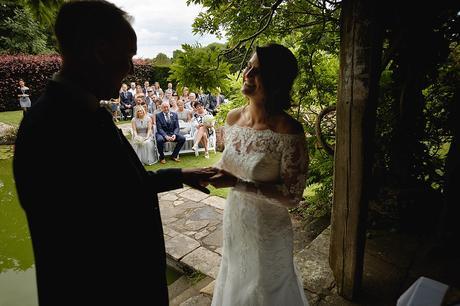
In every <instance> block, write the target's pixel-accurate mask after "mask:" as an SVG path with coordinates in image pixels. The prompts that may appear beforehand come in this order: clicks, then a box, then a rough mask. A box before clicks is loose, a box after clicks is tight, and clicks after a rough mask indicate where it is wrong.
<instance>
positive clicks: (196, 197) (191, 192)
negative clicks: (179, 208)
mask: <svg viewBox="0 0 460 306" xmlns="http://www.w3.org/2000/svg"><path fill="white" fill-rule="evenodd" d="M179 195H180V196H181V197H183V198H185V199H188V200H191V201H195V202H200V201H202V200H204V199H206V198H207V197H208V196H209V195H207V194H206V193H204V192H201V191H199V190H196V189H188V190H186V191H184V192H181V193H179Z"/></svg>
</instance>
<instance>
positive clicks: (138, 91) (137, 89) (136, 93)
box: [134, 84, 144, 96]
mask: <svg viewBox="0 0 460 306" xmlns="http://www.w3.org/2000/svg"><path fill="white" fill-rule="evenodd" d="M138 94H144V89H143V88H142V86H141V85H139V84H137V85H136V92H135V93H134V96H135V95H138Z"/></svg>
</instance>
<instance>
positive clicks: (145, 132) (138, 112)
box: [131, 103, 158, 165]
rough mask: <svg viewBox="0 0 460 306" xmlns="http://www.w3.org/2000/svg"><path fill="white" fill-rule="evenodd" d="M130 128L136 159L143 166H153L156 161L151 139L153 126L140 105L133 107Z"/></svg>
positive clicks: (154, 148) (153, 144) (152, 139)
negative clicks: (137, 158)
mask: <svg viewBox="0 0 460 306" xmlns="http://www.w3.org/2000/svg"><path fill="white" fill-rule="evenodd" d="M144 105H145V103H144ZM131 127H132V129H133V139H132V145H133V148H134V151H135V152H136V154H137V157H139V160H140V161H141V162H142V163H143V164H144V165H153V164H154V163H156V162H157V161H158V153H157V148H156V147H155V140H154V138H153V124H152V120H151V119H150V117H149V116H148V115H147V112H146V111H145V108H144V107H143V106H142V105H136V106H135V107H134V118H133V119H132V120H131Z"/></svg>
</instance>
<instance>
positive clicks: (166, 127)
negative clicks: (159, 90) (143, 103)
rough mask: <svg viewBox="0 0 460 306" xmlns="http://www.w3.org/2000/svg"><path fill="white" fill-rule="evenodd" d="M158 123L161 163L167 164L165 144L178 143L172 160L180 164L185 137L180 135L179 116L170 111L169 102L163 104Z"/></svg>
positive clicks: (157, 116) (157, 137) (158, 145)
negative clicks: (180, 152)
mask: <svg viewBox="0 0 460 306" xmlns="http://www.w3.org/2000/svg"><path fill="white" fill-rule="evenodd" d="M156 123H157V133H156V139H157V148H158V154H159V155H160V163H162V164H165V163H166V160H165V156H164V144H165V142H167V141H168V142H177V144H176V146H175V147H174V151H173V153H172V154H171V158H172V160H174V161H175V162H180V159H179V151H180V149H181V148H182V146H183V145H184V143H185V137H184V136H182V135H181V134H180V129H179V120H178V119H177V114H176V113H174V112H170V111H169V102H163V103H161V112H160V113H158V114H157V115H156Z"/></svg>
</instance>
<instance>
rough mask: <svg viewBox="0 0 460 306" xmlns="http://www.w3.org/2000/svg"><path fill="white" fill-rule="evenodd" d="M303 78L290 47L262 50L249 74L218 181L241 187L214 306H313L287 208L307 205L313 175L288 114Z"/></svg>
mask: <svg viewBox="0 0 460 306" xmlns="http://www.w3.org/2000/svg"><path fill="white" fill-rule="evenodd" d="M297 73H298V68H297V60H296V58H295V57H294V55H293V54H292V53H291V51H289V49H287V48H286V47H284V46H281V45H277V44H271V45H268V46H265V47H257V48H256V52H255V53H254V54H253V56H252V58H251V59H250V61H249V63H248V66H247V67H246V69H245V70H244V74H243V87H242V93H243V94H244V95H245V96H246V97H247V98H248V99H249V104H248V105H247V106H245V107H243V108H240V109H235V110H232V111H231V112H229V114H228V115H227V122H226V128H225V150H224V153H223V155H222V159H221V160H220V162H219V164H218V166H217V167H218V168H220V172H219V173H218V174H217V175H216V176H214V177H212V178H211V180H210V183H211V184H212V185H214V186H215V187H218V188H220V187H229V186H230V187H233V188H232V190H231V191H230V193H229V196H228V198H227V202H226V207H225V210H224V221H223V235H224V237H223V253H222V262H221V266H220V270H219V275H218V277H217V280H216V285H215V288H214V294H213V300H212V305H215V306H221V305H228V306H230V305H231V306H237V305H264V306H268V305H289V306H296V305H308V302H307V299H306V298H305V295H304V292H303V286H302V280H301V278H300V276H299V274H298V272H297V269H296V267H295V264H294V261H293V232H292V224H291V219H290V217H289V212H288V210H287V209H288V208H290V207H294V206H296V205H298V203H299V201H300V200H301V199H302V194H303V191H304V188H305V183H306V179H307V169H308V155H307V150H306V141H305V133H304V131H303V128H302V125H301V124H300V123H299V122H297V121H296V120H294V119H293V118H292V117H291V116H289V115H288V114H287V113H286V112H285V110H287V109H288V108H289V107H290V106H291V103H290V91H291V88H292V84H293V81H294V79H295V78H296V76H297Z"/></svg>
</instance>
